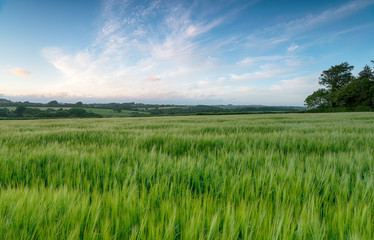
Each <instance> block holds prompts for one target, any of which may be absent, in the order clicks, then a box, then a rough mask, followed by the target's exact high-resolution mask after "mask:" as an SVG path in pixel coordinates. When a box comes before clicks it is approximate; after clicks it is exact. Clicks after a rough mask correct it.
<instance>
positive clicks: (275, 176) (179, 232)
mask: <svg viewBox="0 0 374 240" xmlns="http://www.w3.org/2000/svg"><path fill="white" fill-rule="evenodd" d="M0 143H1V144H0V239H373V238H374V234H373V233H374V208H373V202H374V184H373V183H374V152H373V147H372V146H373V145H374V115H373V113H335V114H282V115H280V114H276V115H236V116H190V117H157V118H127V119H124V118H122V119H114V118H113V119H64V120H33V121H27V120H26V121H2V122H1V125H0Z"/></svg>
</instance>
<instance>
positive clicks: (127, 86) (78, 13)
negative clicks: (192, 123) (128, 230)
mask: <svg viewBox="0 0 374 240" xmlns="http://www.w3.org/2000/svg"><path fill="white" fill-rule="evenodd" d="M370 60H374V0H350V1H345V0H331V1H329V0H315V1H299V0H277V1H270V0H247V1H241V0H214V1H213V0H195V1H193V0H189V1H182V0H144V1H141V0H138V1H136V0H134V1H131V0H64V1H61V0H33V1H30V0H0V98H6V99H11V100H14V101H32V102H48V101H51V100H57V101H59V102H77V101H82V102H84V103H93V102H120V103H121V102H142V103H156V104H236V105H254V104H256V105H257V104H261V105H292V106H303V105H304V100H305V98H306V97H307V96H308V95H310V94H311V93H313V91H315V90H317V89H318V88H319V87H320V86H319V85H318V78H319V76H320V74H321V72H322V71H323V70H326V69H328V68H329V67H331V66H333V65H337V64H340V63H342V62H349V63H350V64H351V65H353V66H355V69H354V74H357V73H358V72H359V71H360V70H361V69H362V68H363V67H364V66H365V65H366V64H368V65H370V66H372V65H373V64H371V62H370Z"/></svg>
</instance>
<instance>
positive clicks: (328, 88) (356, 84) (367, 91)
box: [305, 61, 374, 109]
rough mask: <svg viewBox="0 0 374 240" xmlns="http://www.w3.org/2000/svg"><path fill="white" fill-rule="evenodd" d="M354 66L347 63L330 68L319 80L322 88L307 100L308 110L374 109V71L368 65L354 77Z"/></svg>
mask: <svg viewBox="0 0 374 240" xmlns="http://www.w3.org/2000/svg"><path fill="white" fill-rule="evenodd" d="M372 62H373V63H374V61H372ZM353 68H354V67H353V66H351V65H349V63H347V62H343V63H341V64H339V65H335V66H332V67H330V68H329V69H328V70H325V71H323V72H322V74H321V76H320V78H319V84H321V85H323V86H324V88H320V89H318V90H317V91H315V92H314V93H313V94H312V95H310V96H308V97H307V98H306V99H305V105H306V106H307V107H308V108H320V109H326V108H337V107H344V108H348V109H354V108H358V107H368V108H370V109H373V107H374V71H373V70H372V69H371V68H370V67H369V66H368V65H366V66H365V67H364V68H363V70H362V71H361V72H360V73H359V74H358V76H357V77H354V76H353V74H352V70H353Z"/></svg>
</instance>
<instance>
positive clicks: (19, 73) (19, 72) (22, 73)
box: [9, 68, 31, 77]
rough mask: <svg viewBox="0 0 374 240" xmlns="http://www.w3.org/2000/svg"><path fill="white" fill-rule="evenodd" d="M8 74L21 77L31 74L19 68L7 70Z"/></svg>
mask: <svg viewBox="0 0 374 240" xmlns="http://www.w3.org/2000/svg"><path fill="white" fill-rule="evenodd" d="M9 72H11V73H13V74H14V75H17V76H21V77H27V76H29V75H30V74H31V73H30V72H28V71H25V70H23V69H21V68H13V69H9Z"/></svg>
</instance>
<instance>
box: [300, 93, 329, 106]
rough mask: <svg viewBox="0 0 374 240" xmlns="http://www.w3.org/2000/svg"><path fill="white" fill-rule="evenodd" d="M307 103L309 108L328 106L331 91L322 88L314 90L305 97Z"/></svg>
mask: <svg viewBox="0 0 374 240" xmlns="http://www.w3.org/2000/svg"><path fill="white" fill-rule="evenodd" d="M305 103H306V105H307V106H308V108H326V107H329V106H330V105H331V104H330V101H329V92H328V91H327V90H326V89H324V88H320V89H318V90H317V91H314V92H313V94H312V95H309V96H308V97H307V98H306V99H305Z"/></svg>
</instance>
